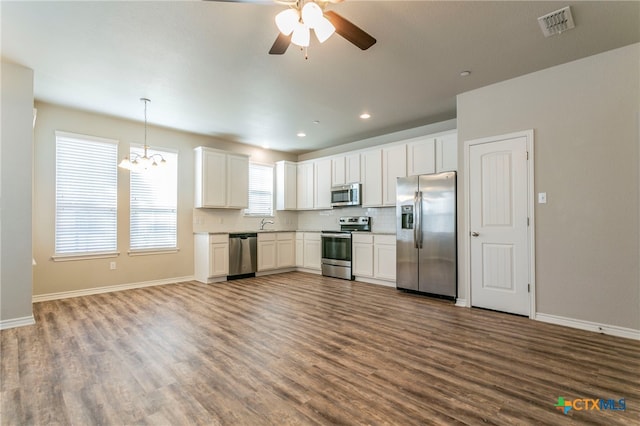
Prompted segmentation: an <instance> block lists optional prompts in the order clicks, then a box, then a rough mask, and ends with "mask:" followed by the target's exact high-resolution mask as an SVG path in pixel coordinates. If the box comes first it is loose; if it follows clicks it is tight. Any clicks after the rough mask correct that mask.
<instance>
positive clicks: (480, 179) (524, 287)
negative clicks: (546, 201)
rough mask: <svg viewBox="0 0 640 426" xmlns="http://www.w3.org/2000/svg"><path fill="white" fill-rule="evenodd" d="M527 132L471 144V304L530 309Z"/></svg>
mask: <svg viewBox="0 0 640 426" xmlns="http://www.w3.org/2000/svg"><path fill="white" fill-rule="evenodd" d="M527 161H528V158H527V138H526V137H525V136H520V137H513V138H511V139H504V140H498V141H493V142H487V143H480V144H477V145H471V146H470V147H469V226H470V227H469V230H470V234H471V236H470V250H471V259H470V260H471V271H470V278H471V305H472V306H476V307H482V308H488V309H495V310H498V311H503V312H510V313H514V314H520V315H529V311H530V300H529V285H528V284H529V241H528V235H529V233H528V229H527V227H528V223H527V222H528V219H527V218H528V194H529V185H528V169H527Z"/></svg>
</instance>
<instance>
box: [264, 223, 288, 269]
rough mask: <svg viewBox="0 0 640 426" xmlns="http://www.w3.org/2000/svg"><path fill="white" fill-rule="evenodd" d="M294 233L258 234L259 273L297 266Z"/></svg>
mask: <svg viewBox="0 0 640 426" xmlns="http://www.w3.org/2000/svg"><path fill="white" fill-rule="evenodd" d="M294 241H295V240H294V233H293V232H264V233H258V272H262V271H269V270H273V269H281V268H292V267H293V266H295V246H294Z"/></svg>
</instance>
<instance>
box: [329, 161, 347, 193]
mask: <svg viewBox="0 0 640 426" xmlns="http://www.w3.org/2000/svg"><path fill="white" fill-rule="evenodd" d="M345 176H346V175H345V158H344V156H340V157H335V158H332V159H331V186H337V185H344V184H345Z"/></svg>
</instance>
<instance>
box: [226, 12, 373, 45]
mask: <svg viewBox="0 0 640 426" xmlns="http://www.w3.org/2000/svg"><path fill="white" fill-rule="evenodd" d="M213 1H225V2H236V3H270V1H265V0H213ZM272 1H273V2H275V3H278V4H282V5H285V6H288V9H286V10H284V11H282V12H280V13H278V15H276V18H275V21H276V26H277V27H278V30H279V31H280V32H279V33H278V37H277V38H276V41H275V42H274V43H273V46H271V49H270V50H269V54H270V55H282V54H284V53H285V52H286V51H287V48H288V47H289V45H290V44H295V45H297V46H300V47H301V48H306V47H308V46H309V41H310V34H311V30H313V32H314V33H315V35H316V37H317V39H318V41H320V43H323V42H324V41H326V40H327V39H328V38H329V37H331V35H332V34H333V33H334V32H336V33H338V34H339V35H341V36H342V37H344V38H345V39H347V40H348V41H350V42H351V43H353V44H354V45H356V46H357V47H359V48H360V49H362V50H367V49H368V48H370V47H371V46H373V45H374V44H375V43H376V39H375V38H373V37H372V36H371V35H370V34H368V33H366V32H365V31H363V30H362V29H361V28H360V27H358V26H356V25H355V24H353V23H352V22H350V21H348V20H347V19H345V18H343V17H342V16H340V15H339V14H337V13H336V12H334V11H332V10H325V9H326V7H327V5H328V4H329V3H341V2H342V1H343V0H272Z"/></svg>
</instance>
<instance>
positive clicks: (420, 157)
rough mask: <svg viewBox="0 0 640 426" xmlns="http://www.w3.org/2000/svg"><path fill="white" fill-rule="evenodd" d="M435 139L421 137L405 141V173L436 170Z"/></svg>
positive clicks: (416, 173)
mask: <svg viewBox="0 0 640 426" xmlns="http://www.w3.org/2000/svg"><path fill="white" fill-rule="evenodd" d="M435 163H436V139H435V138H421V139H417V140H414V141H412V142H408V143H407V175H408V176H415V175H425V174H429V173H435V171H436V164H435Z"/></svg>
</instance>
